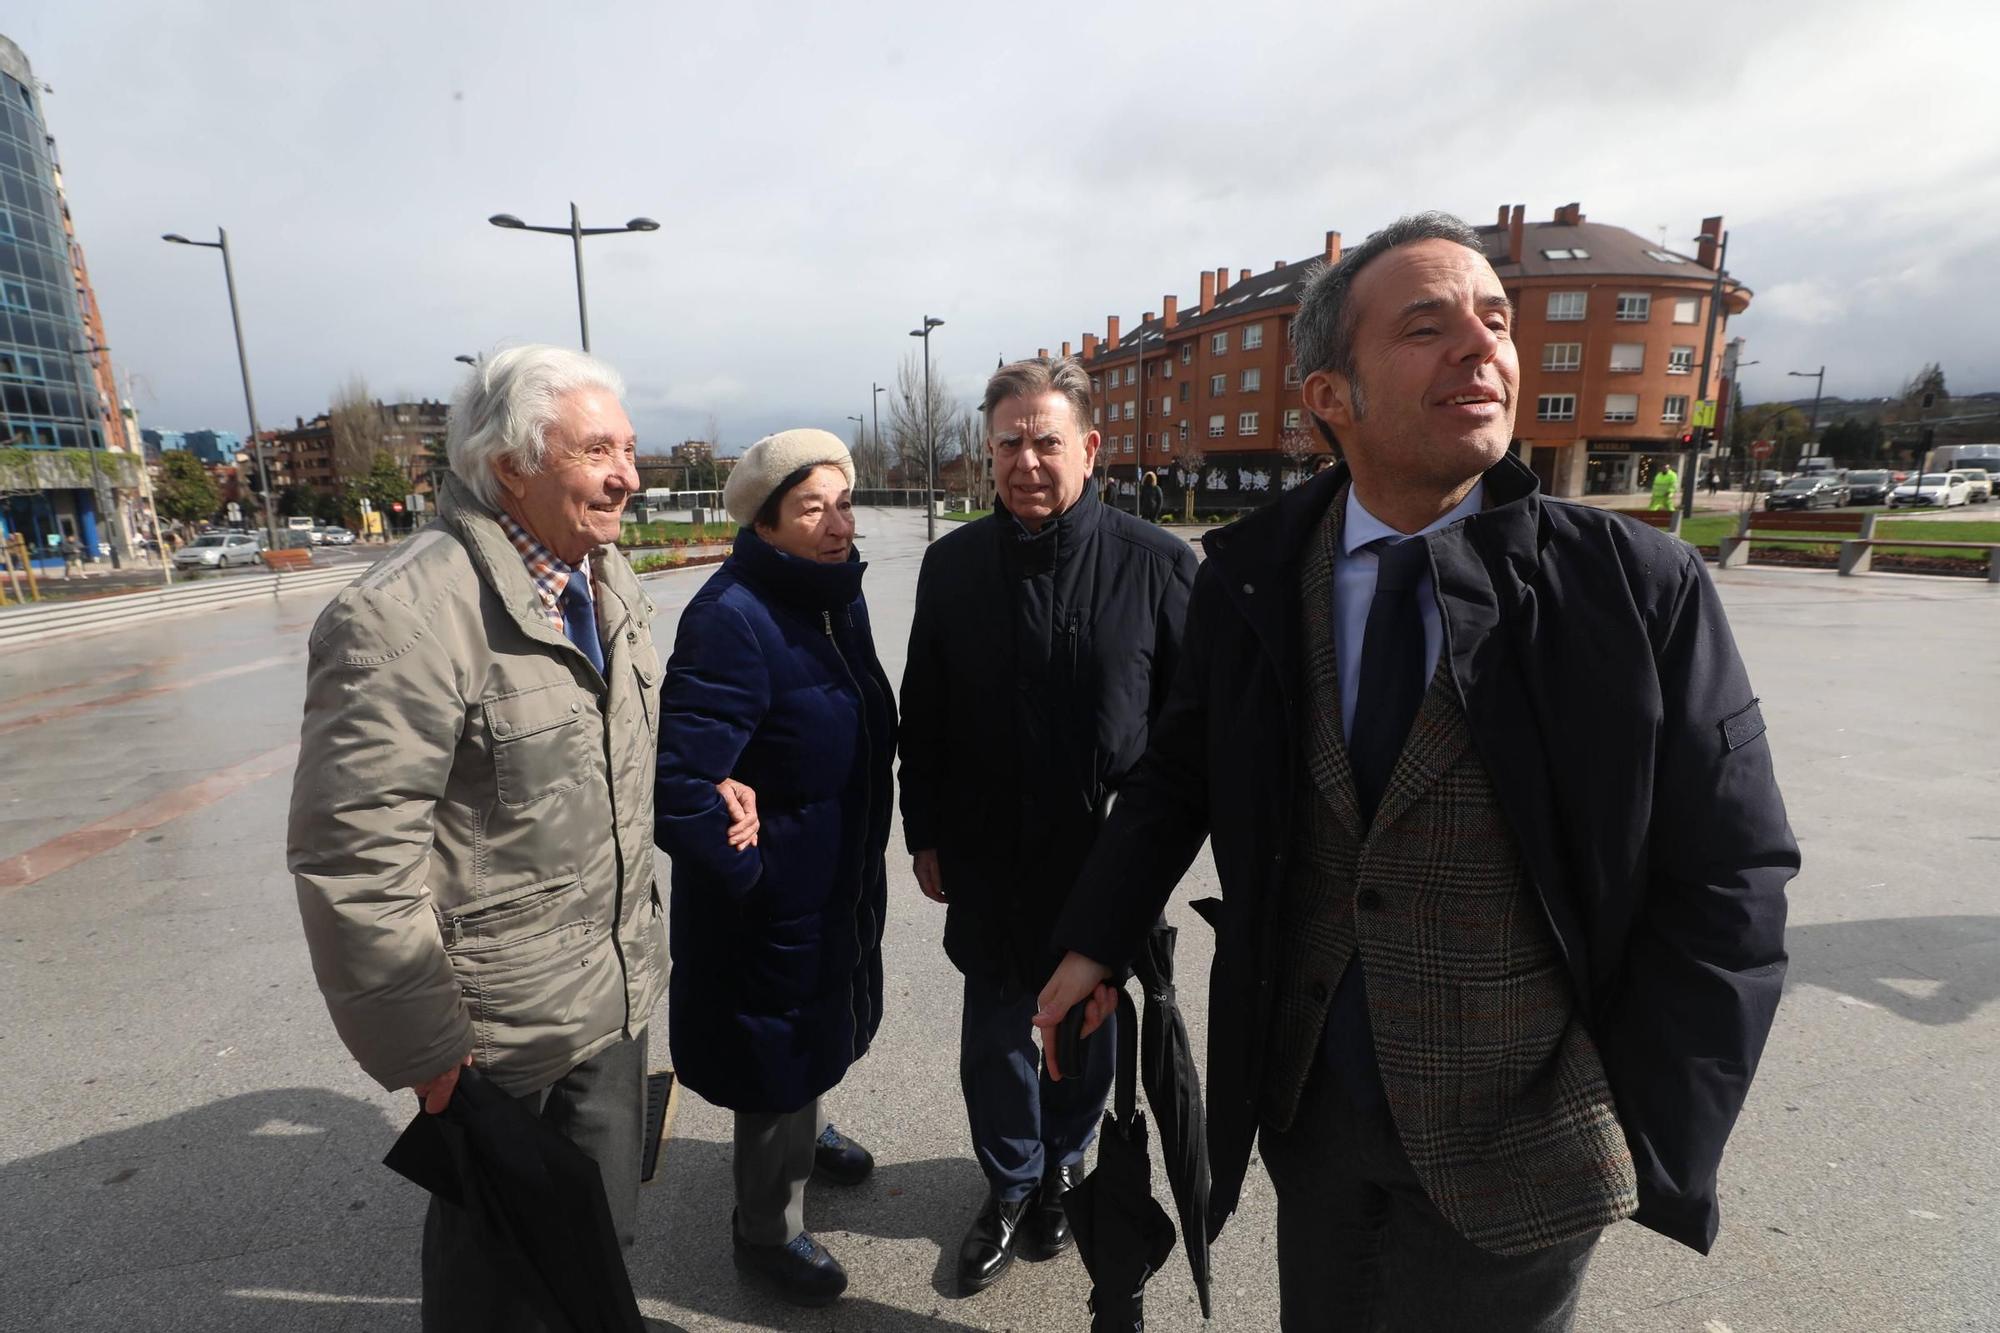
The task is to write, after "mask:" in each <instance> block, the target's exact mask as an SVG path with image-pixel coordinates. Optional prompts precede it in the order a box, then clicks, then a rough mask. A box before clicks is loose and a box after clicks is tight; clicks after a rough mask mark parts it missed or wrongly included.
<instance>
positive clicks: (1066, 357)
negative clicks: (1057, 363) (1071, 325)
mask: <svg viewBox="0 0 2000 1333" xmlns="http://www.w3.org/2000/svg"><path fill="white" fill-rule="evenodd" d="M1063 360H1065V361H1067V360H1069V339H1067V338H1065V339H1063Z"/></svg>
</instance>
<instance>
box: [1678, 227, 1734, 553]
mask: <svg viewBox="0 0 2000 1333" xmlns="http://www.w3.org/2000/svg"><path fill="white" fill-rule="evenodd" d="M1711 239H1712V240H1714V241H1716V242H1717V244H1718V245H1719V246H1720V249H1719V250H1718V252H1717V253H1716V256H1715V287H1714V289H1713V290H1712V291H1711V292H1710V293H1709V298H1708V331H1707V333H1705V334H1704V335H1703V337H1702V340H1701V385H1700V388H1701V394H1700V397H1699V398H1698V399H1697V401H1699V402H1704V403H1706V402H1709V397H1708V395H1709V394H1710V393H1711V392H1713V391H1714V385H1713V384H1712V383H1711V382H1710V371H1711V370H1712V368H1713V366H1714V361H1713V358H1714V356H1715V325H1716V321H1717V320H1719V319H1721V317H1722V288H1723V281H1724V278H1725V276H1726V274H1727V272H1728V265H1729V233H1728V232H1726V231H1725V232H1723V233H1722V235H1720V236H1716V235H1715V233H1713V232H1706V231H1705V232H1703V233H1702V234H1701V235H1699V236H1697V237H1695V240H1697V241H1706V240H1711ZM1710 411H1711V412H1713V411H1714V407H1713V405H1712V404H1711V405H1710ZM1709 419H1710V420H1711V421H1712V420H1714V417H1713V416H1711V417H1710V418H1709ZM1695 429H1696V431H1697V432H1698V434H1697V436H1696V447H1695V449H1694V450H1693V451H1692V452H1690V453H1689V454H1688V458H1687V472H1688V478H1689V483H1691V481H1692V479H1693V476H1694V467H1695V462H1696V460H1698V459H1699V458H1700V457H1701V446H1702V445H1705V444H1706V443H1707V442H1708V436H1709V432H1710V431H1711V430H1713V429H1714V428H1713V427H1711V426H1697V427H1696V428H1695ZM1689 483H1683V484H1682V486H1681V517H1683V518H1688V517H1691V516H1692V515H1693V514H1694V486H1693V485H1692V484H1689Z"/></svg>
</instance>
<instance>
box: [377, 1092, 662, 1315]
mask: <svg viewBox="0 0 2000 1333" xmlns="http://www.w3.org/2000/svg"><path fill="white" fill-rule="evenodd" d="M382 1160H383V1163H384V1164H385V1165H386V1166H388V1167H389V1168H390V1169H392V1170H393V1171H395V1172H396V1173H397V1174H398V1175H401V1176H403V1177H405V1178H406V1179H409V1180H412V1181H414V1182H416V1183H417V1184H419V1185H421V1186H423V1187H424V1188H425V1189H427V1190H429V1191H430V1192H431V1193H433V1194H435V1195H437V1196H438V1197H439V1198H440V1199H442V1200H444V1201H445V1202H446V1203H449V1204H454V1205H456V1206H457V1207H460V1208H462V1209H464V1210H465V1211H466V1212H467V1213H468V1214H470V1215H471V1218H472V1221H473V1224H474V1226H475V1227H477V1228H478V1230H479V1232H480V1233H481V1239H482V1241H483V1242H484V1243H485V1244H486V1245H487V1246H488V1247H489V1248H490V1252H491V1253H492V1254H493V1256H494V1267H495V1268H496V1269H499V1270H501V1271H504V1272H506V1273H508V1274H509V1275H510V1276H511V1277H512V1279H513V1280H514V1281H515V1282H516V1283H517V1284H518V1287H519V1294H520V1297H521V1300H522V1301H523V1303H524V1304H527V1305H529V1306H531V1307H533V1309H534V1310H535V1311H536V1313H538V1314H539V1315H540V1316H541V1317H542V1319H543V1321H544V1322H545V1323H547V1324H548V1326H549V1327H550V1328H551V1329H556V1330H568V1331H569V1333H645V1324H644V1322H643V1321H641V1319H640V1317H639V1302H638V1300H637V1299H636V1298H635V1297H634V1296H633V1294H632V1279H631V1277H630V1275H629V1274H627V1273H626V1271H625V1251H624V1249H623V1247H621V1246H620V1245H619V1243H618V1232H617V1228H616V1227H615V1226H614V1225H613V1224H612V1221H611V1205H610V1204H609V1203H607V1202H606V1201H605V1198H604V1176H603V1173H602V1172H600V1171H599V1170H598V1169H597V1163H596V1162H595V1161H593V1160H591V1158H590V1156H589V1154H587V1153H585V1152H584V1151H583V1149H581V1148H579V1147H577V1146H576V1145H575V1144H574V1143H571V1142H570V1141H569V1140H568V1139H566V1138H564V1137H563V1136H562V1135H560V1134H558V1133H557V1132H556V1131H555V1130H553V1129H550V1128H549V1127H548V1126H547V1125H545V1124H543V1123H542V1121H541V1119H540V1118H539V1117H537V1116H535V1115H534V1114H532V1113H531V1112H530V1111H529V1110H528V1109H527V1108H526V1107H524V1106H522V1105H521V1104H520V1103H519V1102H517V1101H515V1100H514V1099H513V1098H512V1097H510V1096H508V1095H507V1094H506V1093H504V1092H502V1091H501V1090H500V1089H499V1088H498V1087H497V1086H495V1085H494V1084H493V1082H492V1081H491V1080H490V1079H488V1078H487V1077H486V1076H485V1075H484V1074H481V1073H480V1072H479V1070H478V1069H477V1068H473V1067H467V1068H466V1069H464V1070H462V1071H461V1072H460V1073H459V1076H458V1087H457V1089H456V1090H454V1091H453V1093H452V1095H451V1102H450V1104H449V1105H447V1106H446V1107H445V1109H444V1110H443V1111H442V1112H441V1113H439V1114H437V1115H429V1114H427V1113H425V1112H423V1111H421V1110H420V1111H418V1112H417V1118H416V1119H415V1120H412V1121H411V1122H410V1126H409V1128H408V1129H405V1130H404V1131H403V1135H402V1137H401V1138H399V1139H397V1140H396V1144H395V1146H394V1147H393V1148H391V1149H389V1155H388V1156H387V1157H385V1158H383V1159H382Z"/></svg>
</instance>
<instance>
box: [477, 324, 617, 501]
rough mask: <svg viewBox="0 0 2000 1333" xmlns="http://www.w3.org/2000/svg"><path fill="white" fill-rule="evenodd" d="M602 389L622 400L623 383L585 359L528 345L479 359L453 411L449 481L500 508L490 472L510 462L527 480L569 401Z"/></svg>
mask: <svg viewBox="0 0 2000 1333" xmlns="http://www.w3.org/2000/svg"><path fill="white" fill-rule="evenodd" d="M578 389H603V390H605V391H606V392H608V393H610V394H612V395H614V396H615V397H618V398H623V397H624V396H625V381H624V380H623V379H622V378H621V377H620V376H619V374H618V372H617V371H615V370H613V369H612V368H611V367H610V366H608V365H606V364H605V363H604V362H602V361H599V360H598V359H597V358H596V357H594V356H591V355H590V354H589V353H587V352H573V351H571V350H570V349H569V348H567V347H552V346H549V345H548V344H546V343H529V344H527V345H526V346H522V347H508V348H504V349H502V350H500V351H497V352H491V353H488V354H487V355H485V356H482V357H480V358H479V362H478V364H477V365H475V366H473V367H472V370H471V372H470V373H469V374H467V375H466V377H465V382H464V383H463V384H461V385H460V386H459V389H458V393H457V394H456V395H454V396H453V398H452V403H451V422H450V425H449V426H447V427H446V430H445V446H444V447H445V456H446V457H447V458H448V459H449V460H450V462H451V470H452V475H454V476H456V477H457V478H458V479H459V480H460V481H461V482H463V483H464V484H465V486H466V488H467V489H469V490H470V491H471V492H472V493H473V494H474V495H476V496H478V497H479V499H480V501H481V502H482V503H484V504H486V505H490V506H492V507H493V508H495V509H497V508H499V507H500V478H499V477H498V476H497V475H496V474H495V473H494V471H493V465H494V464H495V463H497V462H499V461H500V460H501V459H503V458H506V459H511V460H512V461H513V463H514V466H515V467H517V468H519V469H520V470H521V471H522V472H524V473H526V474H528V475H530V476H532V475H533V474H535V473H537V472H539V471H541V469H542V463H543V460H544V459H545V458H546V457H547V454H548V439H547V433H548V429H549V427H550V426H551V425H553V424H554V423H555V420H556V416H557V414H558V411H559V405H560V404H561V402H562V399H563V397H564V396H565V395H566V394H570V393H574V392H576V391H577V390H578Z"/></svg>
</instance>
